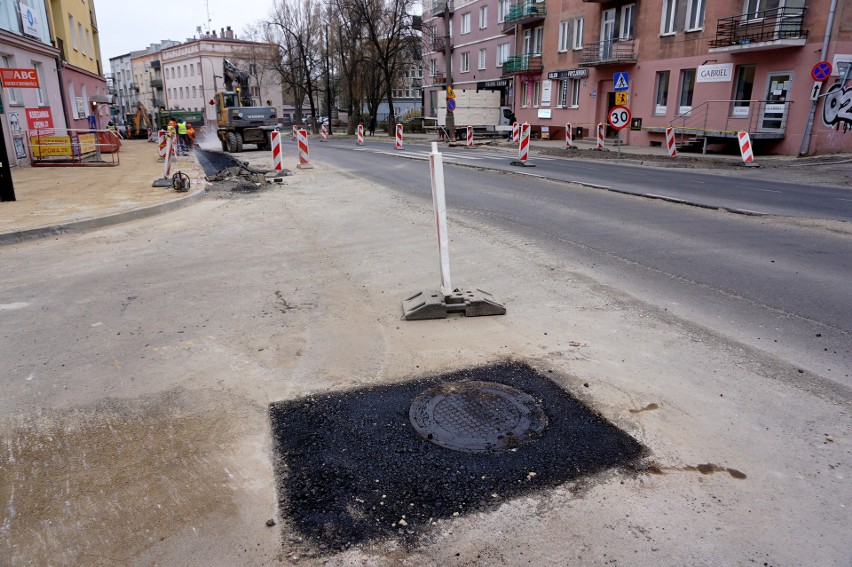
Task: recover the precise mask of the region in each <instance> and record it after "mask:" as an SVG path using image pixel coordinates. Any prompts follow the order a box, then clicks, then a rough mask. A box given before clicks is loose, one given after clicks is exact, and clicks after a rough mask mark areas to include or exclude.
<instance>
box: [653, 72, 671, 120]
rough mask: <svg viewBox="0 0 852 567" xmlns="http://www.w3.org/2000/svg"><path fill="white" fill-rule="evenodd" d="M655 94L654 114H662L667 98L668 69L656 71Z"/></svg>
mask: <svg viewBox="0 0 852 567" xmlns="http://www.w3.org/2000/svg"><path fill="white" fill-rule="evenodd" d="M656 83H657V94H656V95H655V98H656V106H655V107H654V114H655V115H664V114H665V113H666V103H667V101H668V100H669V71H660V72H658V73H657V81H656Z"/></svg>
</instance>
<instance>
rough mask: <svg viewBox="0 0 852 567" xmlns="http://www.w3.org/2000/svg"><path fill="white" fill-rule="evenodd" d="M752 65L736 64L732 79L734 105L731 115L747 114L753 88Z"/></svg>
mask: <svg viewBox="0 0 852 567" xmlns="http://www.w3.org/2000/svg"><path fill="white" fill-rule="evenodd" d="M754 69H755V66H754V65H738V66H737V74H736V77H737V78H736V80H735V81H734V106H733V108H732V109H731V116H733V117H734V118H743V117H746V116H748V108H749V105H750V104H751V102H750V101H751V95H752V91H753V90H754Z"/></svg>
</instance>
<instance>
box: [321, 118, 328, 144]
mask: <svg viewBox="0 0 852 567" xmlns="http://www.w3.org/2000/svg"><path fill="white" fill-rule="evenodd" d="M327 141H328V126H327V125H326V123H325V122H323V123H322V128H321V129H320V142H327Z"/></svg>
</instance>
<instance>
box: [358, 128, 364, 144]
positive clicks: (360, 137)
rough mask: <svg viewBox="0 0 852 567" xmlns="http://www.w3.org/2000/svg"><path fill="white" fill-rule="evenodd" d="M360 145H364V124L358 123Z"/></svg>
mask: <svg viewBox="0 0 852 567" xmlns="http://www.w3.org/2000/svg"><path fill="white" fill-rule="evenodd" d="M358 145H359V146H363V145H364V125H363V124H358Z"/></svg>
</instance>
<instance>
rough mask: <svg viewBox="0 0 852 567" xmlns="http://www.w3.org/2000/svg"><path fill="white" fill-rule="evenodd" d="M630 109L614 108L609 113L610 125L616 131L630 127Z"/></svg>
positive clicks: (623, 107) (624, 107)
mask: <svg viewBox="0 0 852 567" xmlns="http://www.w3.org/2000/svg"><path fill="white" fill-rule="evenodd" d="M631 117H632V116H631V114H630V109H629V108H627V107H626V106H613V107H612V109H610V111H609V124H610V126H612V127H613V128H615V129H616V130H621V129H622V128H626V127H627V126H630V118H631Z"/></svg>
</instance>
